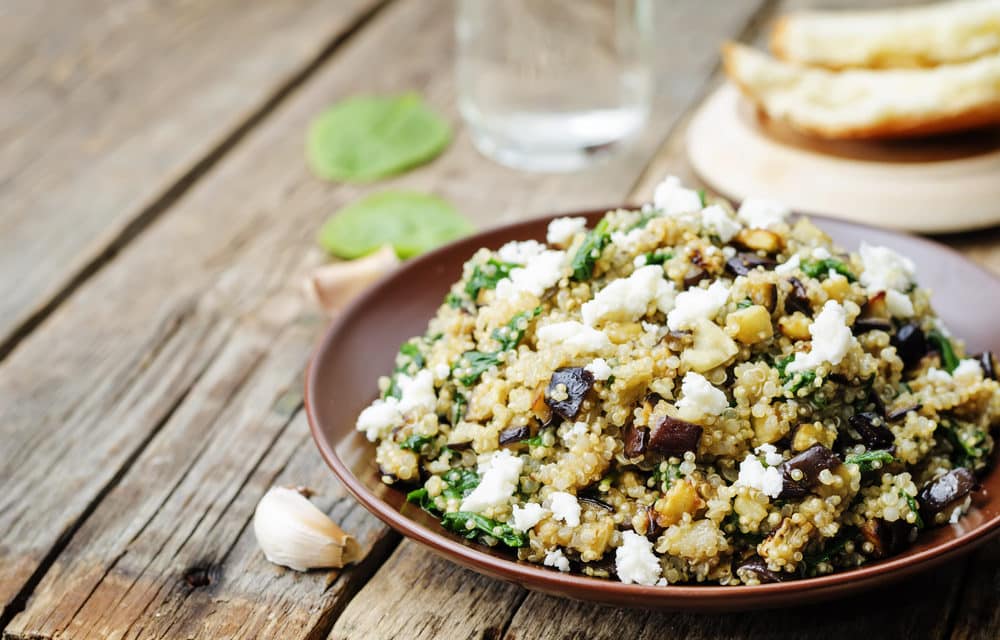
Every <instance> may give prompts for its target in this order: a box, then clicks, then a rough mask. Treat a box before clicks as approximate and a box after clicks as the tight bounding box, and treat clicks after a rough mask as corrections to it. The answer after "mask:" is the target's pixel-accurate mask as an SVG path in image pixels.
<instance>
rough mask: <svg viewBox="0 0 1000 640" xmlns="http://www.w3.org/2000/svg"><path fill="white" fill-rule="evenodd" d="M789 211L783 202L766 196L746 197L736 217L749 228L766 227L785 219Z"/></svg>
mask: <svg viewBox="0 0 1000 640" xmlns="http://www.w3.org/2000/svg"><path fill="white" fill-rule="evenodd" d="M789 213H791V211H790V210H789V209H788V207H786V206H785V205H784V204H782V203H780V202H777V201H775V200H769V199H767V198H753V197H751V198H747V199H746V200H744V201H743V204H741V205H740V208H739V210H738V211H737V212H736V217H737V218H739V219H740V220H742V221H743V222H744V223H745V224H746V225H747V226H748V227H750V228H751V229H767V228H769V227H772V226H774V225H776V224H780V223H782V222H784V221H785V218H786V217H788V214H789Z"/></svg>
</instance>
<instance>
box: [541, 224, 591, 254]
mask: <svg viewBox="0 0 1000 640" xmlns="http://www.w3.org/2000/svg"><path fill="white" fill-rule="evenodd" d="M586 228H587V219H586V218H556V219H555V220H553V221H552V222H550V223H549V228H548V231H547V232H546V233H545V240H546V241H547V242H548V243H549V244H551V245H555V246H557V247H563V248H565V247H566V246H567V245H568V244H570V242H572V241H573V236H575V235H576V234H578V233H580V232H581V231H583V230H584V229H586Z"/></svg>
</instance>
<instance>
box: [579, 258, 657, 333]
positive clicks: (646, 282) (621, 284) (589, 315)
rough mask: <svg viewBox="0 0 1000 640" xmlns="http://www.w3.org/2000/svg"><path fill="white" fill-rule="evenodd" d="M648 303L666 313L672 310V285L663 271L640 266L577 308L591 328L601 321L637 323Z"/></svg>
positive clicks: (655, 266)
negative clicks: (632, 321)
mask: <svg viewBox="0 0 1000 640" xmlns="http://www.w3.org/2000/svg"><path fill="white" fill-rule="evenodd" d="M651 302H655V303H656V307H657V309H659V310H660V311H663V312H664V313H666V312H667V311H669V310H670V309H671V308H672V307H673V303H674V283H672V282H669V281H667V280H665V279H664V277H663V268H662V267H660V266H659V265H655V264H651V265H649V266H648V267H640V268H638V269H636V270H635V271H633V272H632V275H630V276H629V277H627V278H620V279H618V280H615V281H613V282H612V283H611V284H609V285H608V286H606V287H604V288H603V289H601V290H600V291H598V292H597V295H596V296H594V299H593V300H590V301H588V302H584V303H583V307H582V308H581V309H580V312H581V314H582V315H583V321H584V323H586V324H587V325H588V326H591V327H592V326H594V325H596V324H598V323H599V322H602V321H605V320H638V319H639V318H641V317H642V316H644V315H646V309H647V308H648V307H649V304H650V303H651Z"/></svg>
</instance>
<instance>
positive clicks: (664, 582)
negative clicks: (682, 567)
mask: <svg viewBox="0 0 1000 640" xmlns="http://www.w3.org/2000/svg"><path fill="white" fill-rule="evenodd" d="M667 584H668V582H667V579H666V578H660V579H659V580H657V581H656V586H658V587H665V586H667Z"/></svg>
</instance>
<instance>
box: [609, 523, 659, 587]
mask: <svg viewBox="0 0 1000 640" xmlns="http://www.w3.org/2000/svg"><path fill="white" fill-rule="evenodd" d="M615 570H616V572H617V573H618V579H619V580H621V581H622V582H624V583H625V584H632V583H633V582H634V583H636V584H645V585H654V584H656V582H657V580H659V579H660V572H661V567H660V560H659V559H658V558H657V557H656V554H655V553H653V543H652V542H650V541H649V540H647V539H646V537H645V536H640V535H639V534H638V533H636V532H635V531H623V532H622V546H620V547H618V548H617V549H616V550H615Z"/></svg>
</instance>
